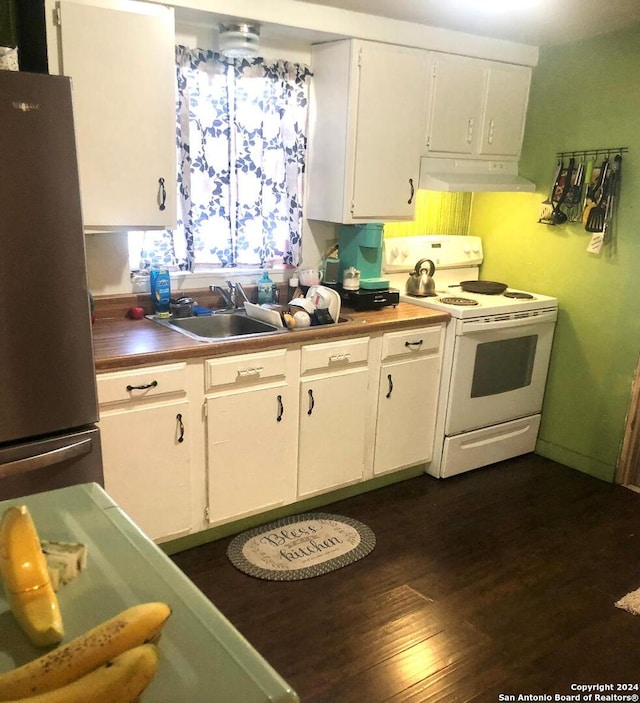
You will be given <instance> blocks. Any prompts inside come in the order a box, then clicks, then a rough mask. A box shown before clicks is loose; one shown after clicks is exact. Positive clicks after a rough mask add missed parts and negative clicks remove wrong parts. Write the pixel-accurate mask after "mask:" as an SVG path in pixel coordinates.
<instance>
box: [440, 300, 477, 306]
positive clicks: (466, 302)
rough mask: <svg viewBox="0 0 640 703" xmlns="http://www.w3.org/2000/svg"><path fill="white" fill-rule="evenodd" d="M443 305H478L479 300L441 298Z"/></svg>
mask: <svg viewBox="0 0 640 703" xmlns="http://www.w3.org/2000/svg"><path fill="white" fill-rule="evenodd" d="M439 300H440V302H441V303H442V304H443V305H477V304H478V301H477V300H471V298H439Z"/></svg>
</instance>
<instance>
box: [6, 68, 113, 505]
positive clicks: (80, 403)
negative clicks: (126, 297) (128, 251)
mask: <svg viewBox="0 0 640 703" xmlns="http://www.w3.org/2000/svg"><path fill="white" fill-rule="evenodd" d="M0 301H1V302H0V305H1V307H2V310H1V312H0V499H5V498H14V497H18V496H20V495H25V494H28V493H38V492H40V491H43V490H49V489H52V488H59V487H62V486H67V485H71V484H74V483H84V482H88V481H97V482H99V483H101V484H102V483H103V477H102V458H101V451H100V433H99V431H98V428H97V427H96V425H95V424H94V423H95V422H96V421H97V420H98V408H97V399H96V384H95V369H94V363H93V349H92V338H91V312H90V305H89V298H88V288H87V275H86V263H85V251H84V234H83V229H82V214H81V206H80V187H79V182H78V166H77V161H76V144H75V132H74V126H73V110H72V102H71V83H70V80H69V79H68V78H65V77H62V76H49V75H45V74H31V73H24V72H19V71H0Z"/></svg>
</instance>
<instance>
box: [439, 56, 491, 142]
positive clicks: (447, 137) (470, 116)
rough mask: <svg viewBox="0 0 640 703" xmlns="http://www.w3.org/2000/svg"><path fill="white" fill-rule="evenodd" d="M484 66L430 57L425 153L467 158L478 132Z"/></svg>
mask: <svg viewBox="0 0 640 703" xmlns="http://www.w3.org/2000/svg"><path fill="white" fill-rule="evenodd" d="M485 80H486V77H485V68H484V63H483V62H481V61H478V60H476V59H472V58H468V57H466V56H454V55H448V54H433V55H432V57H431V63H430V81H431V106H430V110H429V126H428V133H427V151H428V152H429V153H442V154H464V155H471V154H472V153H473V150H474V141H476V132H477V131H479V130H480V127H481V125H480V124H479V120H480V117H481V113H482V99H483V95H484V90H485Z"/></svg>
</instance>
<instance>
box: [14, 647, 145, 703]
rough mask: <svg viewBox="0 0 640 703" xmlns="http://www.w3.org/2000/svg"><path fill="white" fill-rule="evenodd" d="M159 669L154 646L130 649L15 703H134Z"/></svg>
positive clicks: (15, 700)
mask: <svg viewBox="0 0 640 703" xmlns="http://www.w3.org/2000/svg"><path fill="white" fill-rule="evenodd" d="M157 667H158V653H157V649H156V646H155V645H154V644H143V645H140V646H139V647H134V648H133V649H128V650H127V651H126V652H123V653H122V654H120V655H119V656H117V657H116V658H115V659H113V660H112V661H109V662H107V663H106V664H103V665H102V666H101V667H99V668H98V669H95V670H94V671H92V672H91V673H89V674H87V675H86V676H82V677H81V678H79V679H76V680H75V681H72V682H71V683H69V684H67V685H66V686H62V687H61V688H55V689H54V690H53V691H48V692H46V693H39V694H37V695H35V696H30V697H29V698H14V699H12V700H13V701H14V703H78V702H79V701H82V702H83V703H84V701H86V702H87V703H89V702H90V703H134V702H135V701H137V700H138V696H139V695H140V694H141V693H142V692H143V691H144V689H145V688H146V687H147V686H148V684H149V682H150V681H151V679H152V678H153V676H154V674H155V673H156V669H157Z"/></svg>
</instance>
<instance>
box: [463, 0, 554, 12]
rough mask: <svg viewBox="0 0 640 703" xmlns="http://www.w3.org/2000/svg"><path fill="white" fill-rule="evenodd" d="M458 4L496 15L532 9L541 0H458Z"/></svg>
mask: <svg viewBox="0 0 640 703" xmlns="http://www.w3.org/2000/svg"><path fill="white" fill-rule="evenodd" d="M458 4H459V5H464V6H465V7H466V8H468V9H470V10H475V11H477V12H478V13H483V14H487V15H496V14H501V13H507V12H520V11H521V10H528V9H531V8H532V7H535V6H536V5H539V4H540V0H458Z"/></svg>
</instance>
